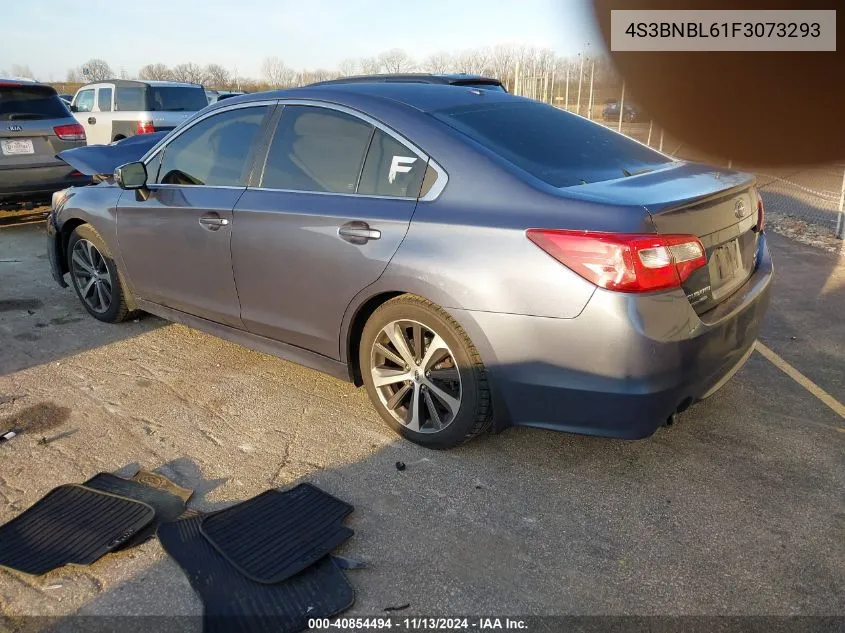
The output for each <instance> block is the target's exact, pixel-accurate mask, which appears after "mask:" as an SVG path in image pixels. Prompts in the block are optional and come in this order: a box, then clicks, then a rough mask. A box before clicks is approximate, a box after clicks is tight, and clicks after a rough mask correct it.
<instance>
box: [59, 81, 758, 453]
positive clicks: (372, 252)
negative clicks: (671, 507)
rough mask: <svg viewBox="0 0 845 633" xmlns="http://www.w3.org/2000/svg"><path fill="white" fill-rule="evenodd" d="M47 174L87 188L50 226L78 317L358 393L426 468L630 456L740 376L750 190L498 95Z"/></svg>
mask: <svg viewBox="0 0 845 633" xmlns="http://www.w3.org/2000/svg"><path fill="white" fill-rule="evenodd" d="M133 153H134V156H133ZM62 157H63V158H64V159H65V160H67V161H68V162H69V163H70V164H71V165H77V166H79V168H80V169H83V170H85V169H87V170H88V171H87V173H91V172H92V169H91V168H90V166H91V165H94V164H96V165H99V167H97V168H96V171H98V172H99V174H93V173H92V175H97V176H98V177H99V179H100V180H102V181H103V182H101V183H100V184H98V185H96V186H90V187H84V188H73V189H70V190H68V191H66V192H64V193H63V194H59V195H57V199H56V201H55V208H54V209H53V211H52V213H51V215H50V218H49V222H48V234H49V245H48V246H49V247H48V253H49V255H50V259H51V263H52V266H53V272H54V276H55V278H56V280H57V281H58V282H59V283H60V284H62V285H66V282H65V278H66V277H69V278H70V283H71V284H72V285H73V287H74V289H75V290H76V292H77V294H78V295H79V298H80V300H81V302H82V304H83V306H84V307H85V309H86V310H87V311H88V312H89V313H90V314H91V315H92V316H94V317H95V318H97V319H100V320H102V321H108V322H116V321H121V320H124V319H126V318H127V317H129V316H130V315H132V314H134V313H135V312H136V311H139V310H143V311H146V312H151V313H153V314H157V315H159V316H162V317H164V318H167V319H170V320H173V321H178V322H181V323H185V324H188V325H190V326H192V327H196V328H199V329H202V330H205V331H208V332H211V333H214V334H217V335H219V336H222V337H224V338H228V339H230V340H233V341H236V342H239V343H242V344H244V345H248V346H250V347H254V348H256V349H260V350H263V351H266V352H269V353H272V354H276V355H278V356H281V357H283V358H287V359H290V360H293V361H296V362H299V363H302V364H304V365H307V366H309V367H313V368H315V369H318V370H321V371H324V372H328V373H330V374H332V375H334V376H336V377H338V378H342V379H346V380H350V381H353V382H354V383H356V384H358V385H363V386H364V387H365V388H366V390H367V393H368V394H369V396H370V398H371V400H372V402H373V405H374V406H375V408H376V410H377V411H378V412H379V414H380V415H381V416H382V418H383V419H384V420H385V421H386V422H387V424H389V425H390V426H392V427H393V428H394V429H396V431H398V432H399V433H401V434H402V435H403V436H405V437H407V438H408V439H410V440H412V441H414V442H418V443H420V444H423V445H426V446H431V447H438V448H442V447H449V446H453V445H455V444H458V443H460V442H463V441H466V440H468V439H471V438H473V437H475V436H477V435H479V434H480V433H482V432H484V431H486V430H487V429H490V428H492V429H494V430H499V429H502V428H505V427H506V426H508V425H523V426H533V427H541V428H547V429H557V430H564V431H572V432H577V433H587V434H596V435H604V436H614V437H622V438H641V437H645V436H648V435H650V434H651V433H653V432H654V431H655V429H657V428H658V427H659V426H660V425H662V424H664V423H665V422H666V421H667V420H672V419H673V418H674V417H675V416H676V415H677V414H678V413H679V412H681V411H683V410H684V409H686V408H687V407H689V406H690V405H692V404H693V403H694V402H696V401H698V400H700V399H702V398H705V397H707V396H709V395H710V394H712V393H713V392H715V391H716V390H717V389H718V388H719V387H720V386H721V385H723V384H724V383H725V381H727V380H728V379H729V378H730V377H731V376H732V375H733V373H734V372H736V371H737V369H739V367H741V366H742V364H743V363H744V362H745V360H746V359H747V358H748V356H749V355H750V353H751V350H752V349H753V345H754V341H755V339H756V337H757V333H758V331H759V329H760V324H761V320H762V318H763V314H764V312H765V311H766V308H767V305H768V301H769V292H770V284H771V280H772V262H771V258H770V255H769V250H768V248H767V245H766V237H765V233H764V232H763V221H764V217H763V205H762V201H761V199H760V197H759V195H758V194H757V191H756V189H755V181H754V178H753V177H752V176H750V175H747V174H743V173H739V172H735V171H730V170H725V169H720V168H716V167H708V166H705V165H700V164H692V163H685V162H681V161H675V160H673V159H671V158H669V157H667V156H665V155H663V154H661V153H658V152H655V151H653V150H651V149H649V148H648V147H646V146H644V145H642V144H639V143H637V142H635V141H632V140H630V139H628V138H626V137H624V136H622V135H619V134H617V133H615V132H613V131H610V130H607V129H605V128H604V127H602V126H600V125H597V124H595V123H592V122H590V121H588V120H586V119H584V118H581V117H578V116H575V115H572V114H569V113H567V112H564V111H561V110H558V109H556V108H553V107H551V106H547V105H544V104H541V103H537V102H534V101H531V100H527V99H523V98H520V97H516V96H513V95H509V94H507V93H504V92H493V91H488V90H480V89H477V88H473V87H456V86H439V85H422V84H398V83H396V84H367V83H361V84H349V85H326V86H319V87H306V88H300V89H295V90H290V91H283V92H274V93H263V94H250V95H245V96H242V97H233V98H231V99H227V100H225V101H222V102H220V103H218V104H216V105H212V106H209V107H208V108H207V109H205V110H203V111H202V112H200V113H198V114H197V115H195V116H194V117H193V118H192V119H190V120H189V121H187V122H186V123H184V124H183V125H181V126H180V127H179V128H177V129H176V130H174V131H172V132H170V133H169V134H167V135H165V136H164V137H163V138H161V139H156V140H155V142H154V143H153V142H150V143H149V144H145V143H143V142H138V143H136V144H134V145H129V146H124V145H123V144H117V145H115V146H107V147H89V148H83V149H78V150H72V151H70V152H65V153H63V154H62ZM118 165H120V166H119V167H118ZM115 167H117V168H116V170H115V172H114V176H113V177H112V176H111V174H110V172H111V170H112V169H114V168H115ZM244 379H245V380H247V379H248V378H247V377H245V378H244Z"/></svg>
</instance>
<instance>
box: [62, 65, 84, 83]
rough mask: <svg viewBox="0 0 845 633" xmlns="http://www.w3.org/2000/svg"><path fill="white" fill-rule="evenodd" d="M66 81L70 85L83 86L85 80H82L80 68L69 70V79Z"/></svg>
mask: <svg viewBox="0 0 845 633" xmlns="http://www.w3.org/2000/svg"><path fill="white" fill-rule="evenodd" d="M65 81H66V82H67V83H69V84H81V83H83V82H84V81H85V80H84V79H83V78H82V73H81V72H80V70H79V68H68V69H67V78H66V79H65Z"/></svg>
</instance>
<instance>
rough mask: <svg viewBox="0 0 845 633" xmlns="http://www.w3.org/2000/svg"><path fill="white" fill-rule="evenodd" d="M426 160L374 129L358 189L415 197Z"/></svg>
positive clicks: (417, 194) (380, 193)
mask: <svg viewBox="0 0 845 633" xmlns="http://www.w3.org/2000/svg"><path fill="white" fill-rule="evenodd" d="M425 168H426V161H424V160H423V159H422V158H420V157H419V156H417V155H416V153H414V152H413V151H411V150H410V149H408V148H407V147H406V146H405V145H404V144H403V143H400V142H399V141H397V140H396V139H395V138H393V137H392V136H390V135H389V134H386V133H385V132H383V131H381V130H376V131H375V133H374V134H373V140H372V142H371V143H370V150H369V151H368V152H367V160H366V161H364V169H363V171H362V172H361V182H360V183H359V185H358V193H361V194H369V195H377V196H398V197H407V198H416V197H417V196H419V195H420V187H421V186H422V181H423V176H424V175H425Z"/></svg>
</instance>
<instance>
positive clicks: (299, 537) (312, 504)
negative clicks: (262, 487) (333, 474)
mask: <svg viewBox="0 0 845 633" xmlns="http://www.w3.org/2000/svg"><path fill="white" fill-rule="evenodd" d="M352 510H354V508H353V507H352V506H351V505H349V504H348V503H345V502H343V501H341V500H340V499H337V498H335V497H333V496H331V495H330V494H328V493H326V492H323V491H322V490H320V489H319V488H317V487H315V486H312V485H311V484H299V485H298V486H296V487H295V488H291V489H290V490H286V491H284V492H280V491H278V490H268V491H267V492H263V493H261V494H260V495H258V496H257V497H253V498H252V499H249V500H248V501H244V502H243V503H239V504H238V505H235V506H232V507H231V508H226V509H225V510H220V511H219V512H215V513H214V514H210V515H207V516H206V517H205V518H204V519H203V521H202V525H201V526H200V529H201V530H202V533H203V535H204V536H205V537H206V538H207V539H208V540H209V542H210V543H211V544H212V545H213V546H214V547H215V548H217V551H219V552H220V553H221V554H222V555H223V556H224V557H225V558H226V560H228V561H229V562H230V563H231V564H232V565H234V566H235V567H236V568H237V569H239V570H240V572H241V573H242V574H244V575H245V576H246V577H247V578H250V579H252V580H254V581H256V582H264V583H277V582H282V581H283V580H286V579H287V578H290V577H291V576H293V575H294V574H296V573H298V572H300V571H302V570H303V569H305V568H306V567H308V566H309V565H311V564H313V563H315V562H317V561H318V560H320V559H321V558H323V557H324V556H326V555H327V554H329V553H330V552H331V551H332V550H333V549H335V548H336V547H337V546H338V545H340V544H341V543H343V542H344V541H345V540H346V539H348V538H349V537H350V536H352V535H353V534H354V532H353V531H352V530H351V529H349V528H348V527H346V526H345V525H343V519H344V518H345V517H346V516H347V515H348V514H350V513H351V512H352Z"/></svg>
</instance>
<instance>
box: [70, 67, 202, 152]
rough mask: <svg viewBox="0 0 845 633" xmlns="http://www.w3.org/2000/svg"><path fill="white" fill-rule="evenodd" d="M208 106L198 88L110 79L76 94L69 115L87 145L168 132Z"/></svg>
mask: <svg viewBox="0 0 845 633" xmlns="http://www.w3.org/2000/svg"><path fill="white" fill-rule="evenodd" d="M207 105H208V99H207V97H206V94H205V90H204V89H203V87H202V86H201V85H199V84H186V83H179V82H174V81H134V80H128V79H110V80H107V81H100V82H97V83H91V84H87V85H85V86H82V87H81V88H80V89H79V90H77V91H76V94H75V95H74V97H73V102H72V103H71V111H72V112H73V116H74V117H76V120H77V121H79V123H81V124H82V127H84V128H85V135H86V137H87V139H88V144H89V145H104V144H107V143H111V142H112V141H119V140H120V139H123V138H128V137H130V136H134V135H135V134H149V133H152V132H162V131H169V130H172V129H173V128H175V127H176V126H177V125H179V124H180V123H181V122H182V121H184V120H185V119H187V118H188V117H189V116H191V115H192V114H194V113H195V112H197V111H198V110H202V109H203V108H204V107H206V106H207Z"/></svg>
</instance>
